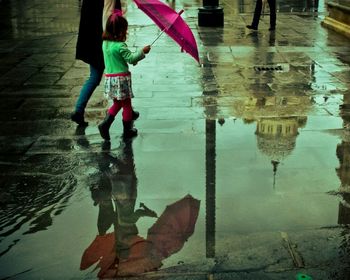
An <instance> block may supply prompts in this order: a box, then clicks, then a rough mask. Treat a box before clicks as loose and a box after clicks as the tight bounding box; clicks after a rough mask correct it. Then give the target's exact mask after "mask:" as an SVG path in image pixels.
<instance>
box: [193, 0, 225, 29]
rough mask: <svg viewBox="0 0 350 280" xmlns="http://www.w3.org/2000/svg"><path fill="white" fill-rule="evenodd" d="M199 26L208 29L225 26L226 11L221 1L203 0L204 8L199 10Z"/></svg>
mask: <svg viewBox="0 0 350 280" xmlns="http://www.w3.org/2000/svg"><path fill="white" fill-rule="evenodd" d="M198 25H199V26H207V27H223V26H224V10H223V8H222V7H220V6H219V0H203V7H201V8H199V9H198Z"/></svg>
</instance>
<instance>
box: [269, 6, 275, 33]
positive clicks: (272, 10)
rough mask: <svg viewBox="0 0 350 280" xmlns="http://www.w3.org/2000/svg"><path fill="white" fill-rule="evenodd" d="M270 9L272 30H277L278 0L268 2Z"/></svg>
mask: <svg viewBox="0 0 350 280" xmlns="http://www.w3.org/2000/svg"><path fill="white" fill-rule="evenodd" d="M267 2H268V3H269V7H270V29H269V30H275V28H276V0H267Z"/></svg>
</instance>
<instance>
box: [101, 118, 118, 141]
mask: <svg viewBox="0 0 350 280" xmlns="http://www.w3.org/2000/svg"><path fill="white" fill-rule="evenodd" d="M113 121H114V116H112V115H110V114H107V115H106V117H105V119H104V120H103V122H102V123H100V124H99V125H98V130H99V131H100V135H101V137H102V138H103V139H105V140H110V139H111V137H110V136H109V128H110V127H111V124H112V123H113Z"/></svg>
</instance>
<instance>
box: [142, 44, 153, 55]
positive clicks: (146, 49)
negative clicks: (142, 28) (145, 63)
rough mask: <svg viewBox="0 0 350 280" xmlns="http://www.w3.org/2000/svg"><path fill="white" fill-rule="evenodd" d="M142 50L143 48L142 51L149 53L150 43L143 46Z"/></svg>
mask: <svg viewBox="0 0 350 280" xmlns="http://www.w3.org/2000/svg"><path fill="white" fill-rule="evenodd" d="M142 50H143V53H149V51H150V50H151V46H150V45H148V46H144V47H143V49H142Z"/></svg>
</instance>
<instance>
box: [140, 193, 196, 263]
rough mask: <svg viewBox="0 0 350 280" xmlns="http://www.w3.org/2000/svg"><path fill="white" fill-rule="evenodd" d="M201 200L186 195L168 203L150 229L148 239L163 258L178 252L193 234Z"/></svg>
mask: <svg viewBox="0 0 350 280" xmlns="http://www.w3.org/2000/svg"><path fill="white" fill-rule="evenodd" d="M199 205H200V201H199V200H197V199H195V198H193V197H192V196H191V195H186V196H185V197H184V198H182V199H180V200H179V201H177V202H175V203H173V204H171V205H168V206H167V207H166V208H165V210H164V212H163V214H162V215H161V216H160V217H159V218H158V220H157V221H156V223H155V224H154V225H153V226H152V227H151V228H150V229H149V230H148V234H147V240H149V241H151V242H152V243H153V244H154V247H155V249H156V250H157V251H158V252H159V253H161V256H162V257H163V258H166V257H168V256H170V255H171V254H174V253H176V252H178V251H179V250H180V249H181V248H182V247H183V245H184V243H185V242H186V241H187V239H188V238H189V237H190V236H191V235H192V234H193V232H194V227H195V224H196V221H197V218H198V212H199Z"/></svg>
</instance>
